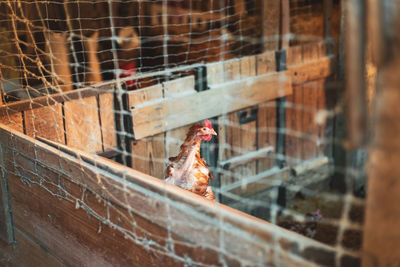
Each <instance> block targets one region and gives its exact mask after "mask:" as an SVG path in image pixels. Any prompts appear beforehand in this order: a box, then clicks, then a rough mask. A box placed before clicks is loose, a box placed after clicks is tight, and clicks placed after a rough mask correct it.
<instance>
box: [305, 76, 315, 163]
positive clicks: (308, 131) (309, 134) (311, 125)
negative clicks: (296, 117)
mask: <svg viewBox="0 0 400 267" xmlns="http://www.w3.org/2000/svg"><path fill="white" fill-rule="evenodd" d="M318 83H319V82H309V83H305V84H304V85H303V90H302V91H303V103H302V104H303V116H302V124H303V126H302V134H303V137H302V144H303V148H302V153H301V154H302V159H303V160H308V159H311V158H314V157H316V156H317V155H318V147H317V144H316V138H318V128H317V125H316V123H315V114H316V112H317V97H318V85H319V84H318Z"/></svg>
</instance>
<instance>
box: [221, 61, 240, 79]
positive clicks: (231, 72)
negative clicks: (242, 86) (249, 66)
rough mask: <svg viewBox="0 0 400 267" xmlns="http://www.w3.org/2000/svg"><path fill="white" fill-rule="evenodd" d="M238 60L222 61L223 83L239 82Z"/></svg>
mask: <svg viewBox="0 0 400 267" xmlns="http://www.w3.org/2000/svg"><path fill="white" fill-rule="evenodd" d="M240 78H241V73H240V60H238V59H231V60H227V61H224V81H225V82H229V81H233V80H240Z"/></svg>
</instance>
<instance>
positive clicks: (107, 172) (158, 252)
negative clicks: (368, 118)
mask: <svg viewBox="0 0 400 267" xmlns="http://www.w3.org/2000/svg"><path fill="white" fill-rule="evenodd" d="M123 2H124V1H122V2H121V1H120V2H118V1H114V2H111V1H110V2H108V3H107V2H102V3H98V4H96V1H76V2H71V1H69V2H68V1H65V2H62V3H61V2H60V3H59V2H52V3H50V4H44V3H41V4H37V5H35V9H36V11H32V10H30V8H33V6H32V5H31V4H30V3H24V4H21V8H20V9H18V10H20V12H21V14H16V17H18V16H23V17H25V18H26V19H27V21H34V22H33V23H30V24H29V23H28V24H24V23H23V22H21V21H17V22H15V21H14V20H13V21H11V22H12V23H11V24H12V26H13V31H15V32H16V39H18V38H20V39H21V40H22V39H23V40H25V41H26V40H28V41H31V42H34V43H39V44H40V45H39V46H38V48H37V49H36V50H35V49H33V50H30V49H32V48H31V47H29V46H26V47H24V46H21V47H11V48H9V49H10V50H12V51H15V49H17V50H18V49H20V50H21V51H19V52H21V53H27V54H29V55H30V56H32V55H34V56H33V57H32V58H30V59H28V58H29V56H28V58H27V59H26V60H27V62H30V64H26V74H25V76H24V81H23V82H22V85H23V86H25V87H24V88H30V87H32V88H34V87H35V86H37V84H39V83H43V84H44V85H45V87H46V88H47V87H49V88H51V89H54V90H50V91H51V92H52V93H53V94H45V95H42V96H39V97H31V96H30V97H29V99H28V100H21V101H17V102H12V103H2V104H1V105H0V155H2V158H1V161H0V167H1V175H2V176H1V183H0V185H1V186H0V188H1V191H0V196H1V198H0V237H1V240H0V255H1V256H4V259H0V265H1V264H3V263H4V264H5V265H12V266H43V265H45V266H76V265H88V266H199V265H207V266H208V265H217V266H269V265H274V264H276V265H278V266H279V265H280V266H313V265H316V266H319V265H323V266H358V265H360V254H359V253H358V251H355V250H351V249H350V250H347V249H340V250H338V249H337V247H334V246H331V245H332V244H329V245H327V244H328V242H325V243H326V244H323V243H321V242H318V241H315V240H312V239H310V238H307V237H305V236H302V235H299V234H297V233H294V232H291V231H288V230H285V229H283V228H281V227H279V226H276V225H274V224H273V223H276V221H273V220H272V217H275V219H276V217H277V213H278V210H273V209H274V208H276V207H274V206H273V205H270V206H268V205H265V207H264V206H262V207H260V205H259V206H254V205H246V203H245V201H246V200H254V201H259V202H258V203H273V204H274V205H275V202H278V200H277V199H281V198H282V197H283V198H284V199H286V198H287V199H288V198H289V197H288V196H286V192H285V190H286V189H285V188H286V186H287V185H288V184H290V185H291V186H297V187H306V185H304V184H302V183H303V182H304V181H303V180H304V179H303V180H302V179H300V175H301V174H304V173H306V171H305V170H310V169H311V170H313V169H316V167H321V165H323V166H328V165H329V164H328V161H329V162H330V161H332V158H333V150H334V148H333V145H334V142H335V141H336V139H335V138H336V137H335V136H334V127H335V124H334V123H335V122H334V121H333V120H332V119H331V117H329V116H328V115H327V112H328V111H332V110H334V108H335V107H336V105H337V95H338V92H337V91H338V87H337V86H335V84H334V81H335V80H336V78H337V76H338V72H337V70H338V53H337V51H338V49H337V35H338V29H337V28H338V27H332V23H336V26H338V17H339V16H338V15H337V13H338V12H339V11H338V5H337V3H336V1H334V3H335V7H334V6H333V3H332V1H328V0H327V1H323V4H321V5H319V6H320V7H321V8H320V9H312V12H311V13H310V14H317V15H315V16H316V19H315V21H318V33H317V34H315V33H314V35H313V38H305V37H304V36H307V35H309V34H311V33H310V32H308V31H307V30H308V29H304V28H301V27H299V25H298V24H301V22H299V21H302V20H304V19H305V15H304V13H307V12H309V11H308V9H307V11H304V10H303V8H310V3H311V2H312V3H314V2H313V1H311V2H310V3H308V4H307V3H304V1H303V2H302V1H288V0H282V1H269V0H268V1H258V0H257V1H243V0H234V1H193V2H192V1H180V2H176V3H172V2H171V1H170V2H168V1H137V2H136V1H131V2H129V3H126V6H124V5H123ZM189 2H190V5H188V3H189ZM200 2H201V3H200ZM42 4H43V5H42ZM1 6H5V7H7V9H9V10H10V11H11V10H13V6H12V5H11V4H10V5H5V4H4V3H0V7H1ZM61 6H62V8H60V7H61ZM228 6H229V8H228ZM293 7H296V8H293ZM46 8H49V10H52V11H54V13H52V15H57V16H59V17H60V18H61V19H60V20H58V21H57V20H54V18H48V19H49V21H50V22H51V23H50V22H47V21H44V20H43V17H42V14H44V13H41V12H44V10H45V9H46ZM78 11H79V12H78ZM81 11H82V12H81ZM335 12H336V15H337V16H336V17H335V20H334V19H333V18H332V15H333V14H334V13H335ZM78 13H79V14H78ZM79 16H82V18H83V19H82V20H78V19H76V18H79ZM110 17H112V18H114V19H113V20H112V22H113V23H114V26H113V27H115V28H113V27H108V26H107V25H108V23H109V21H108V19H109V18H110ZM45 22H46V23H45ZM38 23H39V24H38ZM40 23H41V24H40ZM179 24H182V25H179ZM139 25H142V28H141V29H139ZM26 27H28V30H27V31H23V30H22V29H26ZM29 27H31V28H34V29H37V28H39V29H40V31H36V34H34V35H30V34H29V33H30V31H29V30H30V29H31V28H29ZM82 29H84V30H83V31H81V32H80V35H78V34H76V35H73V34H72V35H69V36H67V34H66V33H67V32H70V33H71V32H76V31H78V30H82ZM123 30H124V31H125V32H123ZM113 31H114V32H113ZM121 32H123V33H121ZM130 34H131V35H130ZM125 35H128V36H130V37H129V38H131V39H129V38H127V39H129V40H130V41H131V42H129V41H127V43H123V42H124V40H125V39H124V37H125ZM132 36H133V37H132ZM74 38H75V39H74ZM50 40H51V42H50ZM254 40H256V41H254ZM114 41H115V42H114ZM57 43H59V44H60V45H55V44H57ZM73 46H76V47H74V49H75V50H77V51H78V52H77V53H76V55H75V54H74V53H72V52H71V51H70V49H72V48H71V47H73ZM69 52H71V54H74V55H73V56H74V57H72V56H69V57H68V56H67V55H68V53H69ZM35 53H36V54H35ZM57 54H60V55H64V56H65V57H62V56H61V59H60V58H58V60H55V59H54V58H53V57H52V56H51V55H57ZM49 55H50V56H49ZM35 56H36V58H34V57H35ZM80 57H81V58H80ZM39 59H40V60H42V61H43V62H44V63H46V64H42V65H40V67H37V66H36V65H35V64H36V63H35V62H36V61H35V60H37V61H40V60H39ZM80 60H83V61H84V64H82V65H79V67H76V68H73V67H71V66H76V62H78V61H80ZM42 61H40V62H42ZM132 63H133V66H135V67H136V69H135V71H137V73H135V75H133V76H132V77H129V76H128V77H123V76H121V75H119V74H118V72H117V71H115V69H118V68H122V67H121V66H123V65H124V64H125V65H129V64H132ZM79 68H81V69H79ZM40 71H42V74H43V73H44V74H43V75H42V76H41V77H42V79H38V78H37V77H38V76H40V75H41V73H40ZM114 71H115V72H114ZM136 74H137V75H136ZM10 75H11V74H10ZM132 81H134V82H133V84H134V86H130V85H129V82H132ZM50 91H48V92H50ZM2 100H5V101H4V102H8V101H6V100H7V99H6V98H2ZM207 118H208V119H210V120H211V122H212V123H213V127H214V129H215V130H216V131H217V133H218V136H217V137H214V138H213V140H212V141H211V142H208V143H206V142H204V143H203V144H202V157H204V158H205V159H206V161H207V163H208V164H209V165H210V169H211V172H212V173H213V174H214V176H215V180H214V181H213V182H212V186H213V188H214V190H215V192H216V195H217V200H218V201H217V202H211V201H208V200H205V199H204V198H201V197H199V196H197V195H195V194H192V193H190V192H188V191H185V190H183V189H181V188H178V187H176V186H172V185H169V184H166V183H165V182H164V181H163V179H164V172H165V167H166V163H167V159H168V158H169V157H172V156H176V155H177V154H178V152H179V147H180V145H181V144H182V140H184V138H185V135H186V133H187V130H188V128H189V127H190V126H191V125H192V124H193V123H196V122H199V121H202V120H204V119H207ZM326 140H328V141H326ZM331 140H333V141H331ZM306 175H307V173H306ZM324 175H325V176H323V177H321V178H320V179H319V180H324V182H325V180H327V179H326V177H327V176H328V174H327V173H324ZM329 175H330V174H329ZM309 180H311V179H309ZM305 183H311V182H310V181H306V182H305ZM307 185H308V184H307ZM307 189H308V188H307ZM272 191H273V192H275V191H277V192H285V193H282V195H281V193H278V196H273V195H272V194H271V192H272ZM298 192H300V190H298V191H295V192H294V193H291V194H293V195H294V194H296V193H298ZM300 193H301V192H300ZM275 198H276V199H275ZM285 203H286V201H285V200H284V202H283V203H278V205H281V207H283V208H284V207H285V205H286V204H285ZM267 206H268V207H267ZM271 207H272V208H271ZM276 209H277V208H276ZM274 212H275V213H274ZM275 219H274V220H275ZM267 220H271V221H272V222H273V223H270V222H268V221H267ZM335 223H336V222H335ZM339 223H340V222H339ZM357 229H358V228H357ZM357 233H358V232H357ZM337 245H338V246H342V245H343V244H342V243H340V244H337Z"/></svg>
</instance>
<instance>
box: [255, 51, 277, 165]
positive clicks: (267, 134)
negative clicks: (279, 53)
mask: <svg viewBox="0 0 400 267" xmlns="http://www.w3.org/2000/svg"><path fill="white" fill-rule="evenodd" d="M275 70H276V59H275V51H271V52H264V53H263V54H260V55H257V75H261V74H264V73H268V72H273V71H275ZM276 115H277V114H276V101H269V102H266V103H261V104H260V105H259V106H258V114H257V148H258V149H263V148H265V147H268V146H273V147H274V148H275V145H276V133H277V132H276V130H277V129H276V127H277V124H276V123H277V121H276V120H277V118H276ZM273 153H274V152H273ZM273 153H271V154H270V156H271V157H270V158H269V157H265V158H264V159H259V160H258V161H257V172H258V173H259V172H262V171H265V170H267V169H269V168H270V167H272V166H274V165H275V158H274V157H275V156H274V154H273Z"/></svg>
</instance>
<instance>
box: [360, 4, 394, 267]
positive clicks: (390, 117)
mask: <svg viewBox="0 0 400 267" xmlns="http://www.w3.org/2000/svg"><path fill="white" fill-rule="evenodd" d="M379 3H380V2H379ZM379 3H376V5H378V6H379V7H377V8H378V9H380V7H382V6H380V5H383V4H382V3H380V4H379ZM389 3H390V4H389ZM395 3H396V4H395ZM386 4H387V5H391V8H392V9H395V10H393V13H392V14H396V16H398V14H399V12H400V5H399V4H397V1H388V2H387V3H386ZM386 15H387V16H388V17H387V18H386V19H385V21H384V22H385V26H386V27H387V28H389V29H390V30H389V31H386V32H381V33H380V34H382V33H384V34H382V37H383V38H382V39H383V40H374V42H375V41H376V42H378V43H379V44H374V45H382V47H385V50H386V51H385V53H388V54H389V53H390V55H391V57H390V58H389V57H388V58H386V61H385V62H384V61H382V59H384V57H383V55H382V54H377V55H376V58H377V59H379V60H378V62H379V63H380V64H379V65H381V66H382V68H380V70H381V71H380V72H379V74H378V76H379V79H378V84H377V88H378V89H377V91H378V93H377V95H376V119H375V120H374V123H375V125H374V126H375V128H374V129H375V130H374V134H373V140H372V142H371V146H370V150H369V152H370V153H369V161H368V168H367V170H369V172H368V192H367V200H366V216H365V224H364V235H363V249H362V251H363V258H362V266H363V267H372V266H374V267H375V266H377V267H381V266H398V265H399V263H400V228H399V225H400V205H398V203H400V194H399V191H400V183H399V177H400V168H399V162H400V142H398V140H397V139H398V136H399V133H400V123H399V121H400V105H399V103H400V90H399V88H400V86H399V85H400V76H399V67H400V40H399V38H398V32H399V30H400V19H399V18H398V17H391V16H390V14H386ZM377 23H379V24H380V23H382V21H379V22H377ZM379 24H378V25H373V27H380V26H379ZM369 31H370V29H368V32H369ZM377 52H378V53H382V52H383V51H382V50H379V49H378V50H377Z"/></svg>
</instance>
